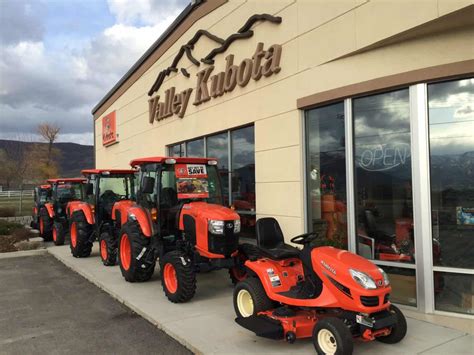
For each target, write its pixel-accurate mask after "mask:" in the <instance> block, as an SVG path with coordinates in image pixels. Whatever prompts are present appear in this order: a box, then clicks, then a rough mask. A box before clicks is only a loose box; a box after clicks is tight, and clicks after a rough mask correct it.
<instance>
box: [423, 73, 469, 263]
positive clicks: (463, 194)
mask: <svg viewBox="0 0 474 355" xmlns="http://www.w3.org/2000/svg"><path fill="white" fill-rule="evenodd" d="M428 107H429V124H430V125H429V127H430V163H431V214H432V223H433V228H432V230H433V264H434V265H435V266H451V267H457V268H466V269H472V268H474V79H465V80H456V81H450V82H444V83H436V84H430V85H428Z"/></svg>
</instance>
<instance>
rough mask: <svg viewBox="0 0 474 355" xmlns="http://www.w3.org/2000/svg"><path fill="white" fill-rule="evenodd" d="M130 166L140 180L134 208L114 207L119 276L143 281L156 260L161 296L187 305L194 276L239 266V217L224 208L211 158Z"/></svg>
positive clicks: (162, 160) (161, 160) (152, 160)
mask: <svg viewBox="0 0 474 355" xmlns="http://www.w3.org/2000/svg"><path fill="white" fill-rule="evenodd" d="M130 165H131V166H132V167H138V168H139V170H140V177H139V188H138V192H137V203H136V204H135V205H133V206H121V207H120V208H117V210H119V211H120V215H121V218H122V229H121V232H120V241H119V263H120V269H121V272H122V275H123V276H124V278H125V280H127V281H129V282H139V281H147V280H149V279H150V277H151V276H152V275H153V272H154V269H155V263H156V260H157V259H159V261H160V266H161V280H162V285H163V290H164V292H165V294H166V297H167V298H168V299H169V300H170V301H171V302H174V303H180V302H186V301H188V300H190V299H191V298H192V297H193V296H194V294H195V290H196V273H198V272H206V271H212V270H216V269H223V268H226V269H233V268H234V267H235V266H236V265H237V264H238V263H240V260H241V258H240V257H239V255H238V254H239V251H238V242H239V237H238V235H239V233H240V217H239V215H238V214H237V213H236V212H235V211H233V210H232V209H230V208H228V207H224V206H223V198H222V191H221V185H220V181H219V174H218V171H217V161H215V160H213V159H208V158H166V157H151V158H143V159H135V160H133V161H132V162H131V163H130ZM231 275H233V273H231Z"/></svg>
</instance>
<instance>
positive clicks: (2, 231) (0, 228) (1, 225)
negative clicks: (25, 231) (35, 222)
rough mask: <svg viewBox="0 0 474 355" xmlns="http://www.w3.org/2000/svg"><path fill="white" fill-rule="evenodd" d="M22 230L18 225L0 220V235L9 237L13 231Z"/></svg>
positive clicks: (21, 226)
mask: <svg viewBox="0 0 474 355" xmlns="http://www.w3.org/2000/svg"><path fill="white" fill-rule="evenodd" d="M21 228H24V227H23V225H21V224H20V223H15V222H9V221H4V220H1V219H0V235H10V234H12V232H13V231H14V230H15V229H21Z"/></svg>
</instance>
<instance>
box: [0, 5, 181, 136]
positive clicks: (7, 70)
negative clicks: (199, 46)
mask: <svg viewBox="0 0 474 355" xmlns="http://www.w3.org/2000/svg"><path fill="white" fill-rule="evenodd" d="M188 3H189V1H188V0H0V139H18V140H27V141H35V140H37V139H38V136H37V135H36V127H37V125H38V123H40V122H44V121H49V122H55V123H58V124H59V125H60V126H61V136H60V140H61V141H66V142H76V143H81V144H92V141H93V137H92V117H91V114H90V111H91V109H92V108H93V107H94V106H95V104H96V103H97V102H98V101H99V100H100V99H101V98H102V97H103V96H104V95H105V94H106V93H107V92H108V90H110V89H111V88H112V86H113V85H114V84H115V83H116V82H117V81H118V80H119V79H120V77H121V76H122V75H123V74H124V73H125V72H126V71H127V70H128V69H129V68H130V67H131V66H132V65H133V63H134V62H135V61H136V60H137V59H138V58H139V57H140V56H141V55H142V54H143V53H144V52H145V51H146V49H147V48H148V47H149V46H150V45H151V44H152V43H153V42H154V41H155V40H156V39H157V38H158V37H159V36H160V35H161V33H162V32H163V31H164V30H165V29H166V28H167V27H168V26H169V24H170V23H171V22H172V21H173V20H174V19H175V18H176V16H178V14H179V13H180V12H181V11H182V10H183V9H184V7H186V5H187V4H188Z"/></svg>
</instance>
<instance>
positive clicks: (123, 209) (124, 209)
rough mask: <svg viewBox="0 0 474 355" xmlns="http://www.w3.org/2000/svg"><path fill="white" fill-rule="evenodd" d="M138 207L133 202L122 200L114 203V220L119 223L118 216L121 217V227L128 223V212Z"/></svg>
mask: <svg viewBox="0 0 474 355" xmlns="http://www.w3.org/2000/svg"><path fill="white" fill-rule="evenodd" d="M132 206H136V205H135V203H134V202H133V201H131V200H122V201H118V202H115V203H114V207H113V208H112V220H114V221H117V214H119V215H120V226H123V225H124V224H125V222H127V216H128V210H129V209H130V207H132Z"/></svg>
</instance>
